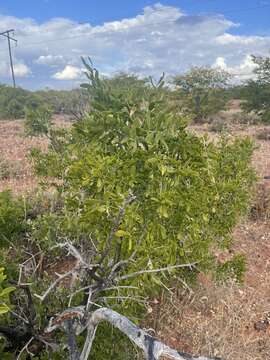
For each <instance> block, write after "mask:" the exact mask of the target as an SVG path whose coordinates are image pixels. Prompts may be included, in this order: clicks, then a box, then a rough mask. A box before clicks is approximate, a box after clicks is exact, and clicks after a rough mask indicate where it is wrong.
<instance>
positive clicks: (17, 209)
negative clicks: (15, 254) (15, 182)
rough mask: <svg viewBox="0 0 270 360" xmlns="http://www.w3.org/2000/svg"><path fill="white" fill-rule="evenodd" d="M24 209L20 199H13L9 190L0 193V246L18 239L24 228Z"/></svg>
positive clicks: (5, 245) (7, 244)
mask: <svg viewBox="0 0 270 360" xmlns="http://www.w3.org/2000/svg"><path fill="white" fill-rule="evenodd" d="M24 220H25V210H24V204H23V201H22V200H17V199H14V198H13V197H12V195H11V192H10V191H3V192H1V193H0V247H7V246H9V245H10V243H12V242H13V241H15V242H16V241H18V240H19V238H20V237H21V235H22V234H23V232H24V230H25V227H26V225H25V221H24Z"/></svg>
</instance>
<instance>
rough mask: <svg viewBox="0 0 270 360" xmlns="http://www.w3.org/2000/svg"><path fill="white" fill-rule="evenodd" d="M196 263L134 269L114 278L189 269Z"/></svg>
mask: <svg viewBox="0 0 270 360" xmlns="http://www.w3.org/2000/svg"><path fill="white" fill-rule="evenodd" d="M196 264H198V262H194V263H188V264H180V265H172V266H167V267H164V268H160V269H145V270H140V271H136V272H134V273H132V274H127V275H123V276H120V277H119V278H117V279H116V281H121V280H126V279H130V278H132V277H136V276H138V275H142V274H149V273H158V272H163V271H170V270H174V269H180V268H186V267H189V268H190V269H192V268H193V267H194V266H195V265H196Z"/></svg>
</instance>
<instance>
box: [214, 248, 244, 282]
mask: <svg viewBox="0 0 270 360" xmlns="http://www.w3.org/2000/svg"><path fill="white" fill-rule="evenodd" d="M245 271H246V259H245V256H244V255H236V256H234V257H233V259H231V260H228V261H226V262H225V263H223V264H221V265H219V266H218V268H217V274H216V278H217V280H218V281H226V280H229V279H234V280H236V281H237V282H238V283H242V282H243V280H244V275H245Z"/></svg>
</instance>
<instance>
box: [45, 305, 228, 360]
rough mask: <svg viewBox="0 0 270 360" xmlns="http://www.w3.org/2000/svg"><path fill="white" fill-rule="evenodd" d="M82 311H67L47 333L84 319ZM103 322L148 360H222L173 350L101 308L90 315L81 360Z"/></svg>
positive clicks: (109, 310) (81, 328) (115, 314)
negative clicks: (133, 344) (72, 321)
mask: <svg viewBox="0 0 270 360" xmlns="http://www.w3.org/2000/svg"><path fill="white" fill-rule="evenodd" d="M81 311H82V309H81V308H80V309H78V308H74V309H68V310H66V311H65V312H64V313H63V314H61V315H59V316H58V317H57V318H56V319H54V320H53V321H51V322H50V325H49V326H48V327H47V329H46V331H47V332H51V331H54V330H55V329H57V328H59V327H60V328H64V329H65V327H66V325H65V324H64V322H65V321H67V320H70V319H71V318H72V317H73V318H75V317H76V318H77V319H79V318H83V316H82V313H81ZM68 314H69V315H68ZM102 321H107V322H109V323H110V324H111V325H112V326H114V327H116V328H117V329H119V330H120V331H121V332H122V333H124V334H125V335H126V336H128V338H129V339H130V340H131V341H132V342H133V343H135V344H136V345H137V346H138V347H139V348H140V349H142V350H143V352H144V355H145V358H146V359H147V360H158V359H160V358H161V357H167V358H169V359H172V360H221V359H220V358H210V357H205V356H197V357H196V356H192V355H190V354H186V353H183V352H181V351H177V350H174V349H171V348H170V347H168V346H166V345H165V344H163V343H162V342H160V341H158V340H156V339H155V338H153V337H152V336H150V335H149V334H148V333H147V332H145V331H144V330H142V329H140V328H139V327H138V326H136V325H135V324H134V323H132V322H131V321H130V320H129V319H128V318H126V317H125V316H123V315H120V314H119V313H117V312H115V311H113V310H111V309H108V308H101V309H98V310H95V311H94V312H93V313H91V314H90V316H89V318H88V321H87V324H86V328H87V336H86V340H85V343H84V347H83V350H82V353H81V355H80V357H79V360H88V358H89V355H90V353H91V349H92V345H93V341H94V338H95V334H96V330H97V327H98V325H99V323H100V322H102ZM78 329H79V331H78ZM84 329H85V327H84V326H83V324H82V326H81V327H78V326H77V331H76V333H77V334H79V333H81V332H82V331H83V330H84Z"/></svg>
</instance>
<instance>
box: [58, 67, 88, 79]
mask: <svg viewBox="0 0 270 360" xmlns="http://www.w3.org/2000/svg"><path fill="white" fill-rule="evenodd" d="M52 77H53V78H54V79H57V80H77V79H80V78H81V77H82V70H81V69H80V68H78V67H76V66H71V65H67V66H66V67H65V68H64V69H63V70H62V71H59V72H57V73H55V74H54V75H53V76H52Z"/></svg>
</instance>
